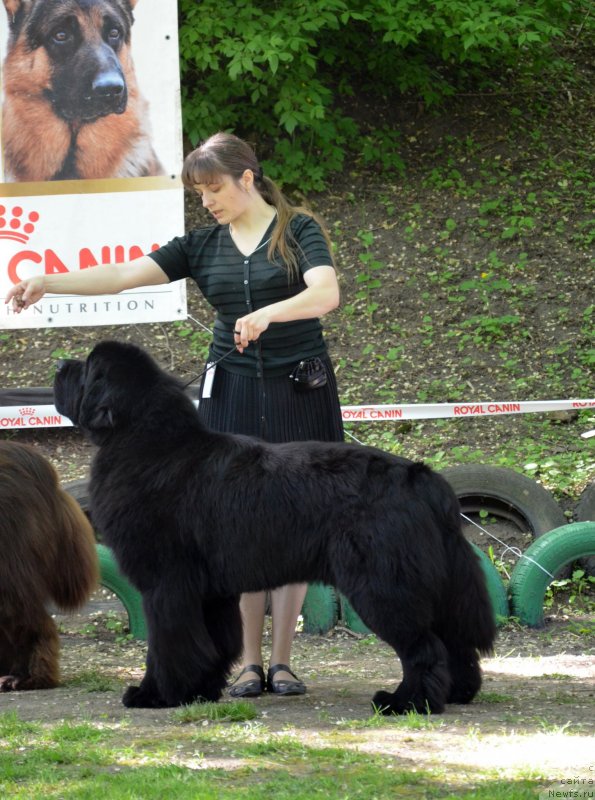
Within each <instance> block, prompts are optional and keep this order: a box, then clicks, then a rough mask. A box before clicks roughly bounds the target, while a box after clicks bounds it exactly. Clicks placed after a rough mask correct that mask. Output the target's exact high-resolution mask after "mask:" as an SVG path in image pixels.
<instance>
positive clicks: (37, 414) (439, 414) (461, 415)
mask: <svg viewBox="0 0 595 800" xmlns="http://www.w3.org/2000/svg"><path fill="white" fill-rule="evenodd" d="M196 402H197V401H195V403H196ZM588 408H595V400H524V401H523V400H520V401H510V402H481V403H473V402H469V403H428V404H419V405H414V404H411V405H410V404H404V405H382V406H379V405H370V406H342V407H341V412H342V415H343V422H386V421H391V420H415V419H449V418H451V419H469V418H470V417H482V416H498V415H501V414H528V413H535V412H541V413H544V412H545V413H547V412H551V411H583V410H585V409H588ZM71 425H72V423H71V421H70V420H69V419H68V418H67V417H64V416H62V414H59V413H58V411H57V410H56V408H55V406H53V405H47V404H46V405H34V404H31V405H28V406H21V407H19V406H4V407H2V406H0V431H1V430H5V431H6V430H23V429H26V428H62V427H68V426H71Z"/></svg>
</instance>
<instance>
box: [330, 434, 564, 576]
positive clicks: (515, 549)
mask: <svg viewBox="0 0 595 800" xmlns="http://www.w3.org/2000/svg"><path fill="white" fill-rule="evenodd" d="M345 433H346V434H347V435H348V436H351V438H352V439H353V440H354V441H356V442H357V443H358V444H361V445H363V446H365V445H364V443H363V442H360V440H359V439H358V438H357V437H356V436H354V435H353V434H352V433H350V432H349V431H345ZM460 513H461V517H462V518H463V519H464V520H465V521H466V522H469V523H470V524H471V525H475V527H476V528H478V529H479V530H480V531H481V532H482V533H485V535H486V536H489V537H490V538H491V539H494V540H495V541H496V542H498V544H499V545H502V547H503V548H504V550H503V551H502V553H501V558H503V557H504V555H505V553H507V552H508V551H509V550H510V552H511V553H512V554H513V555H515V556H516V557H517V558H526V559H527V561H530V562H531V563H532V564H535V566H536V567H539V569H540V570H541V571H542V572H545V574H546V575H547V576H548V577H550V578H551V579H552V580H553V579H554V577H555V576H554V575H552V573H551V572H549V571H548V570H547V569H546V568H545V567H543V566H542V565H541V564H540V563H539V562H538V561H535V559H534V558H531V556H527V555H525V554H524V553H523V552H521V550H519V548H518V547H511V546H510V545H508V544H506V542H503V541H502V540H501V539H498V537H497V536H495V535H494V534H493V533H490V531H487V530H486V529H485V528H482V526H481V525H478V524H477V522H475V521H474V520H472V519H470V518H469V517H468V516H466V515H465V514H463V512H462V511H461V512H460ZM507 574H508V573H507ZM508 577H509V578H510V575H508Z"/></svg>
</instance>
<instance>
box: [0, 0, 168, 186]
mask: <svg viewBox="0 0 595 800" xmlns="http://www.w3.org/2000/svg"><path fill="white" fill-rule="evenodd" d="M3 2H4V6H5V8H6V12H7V14H8V29H9V34H8V45H7V50H6V57H5V59H4V63H3V66H2V83H3V92H4V97H3V107H2V143H3V159H4V173H5V178H4V179H5V181H12V182H21V181H56V180H73V179H87V180H88V179H96V178H136V177H145V176H151V175H163V174H164V170H163V167H162V166H161V164H160V162H159V160H158V158H157V156H156V155H155V152H154V151H153V147H152V144H151V139H150V134H149V120H148V103H147V102H146V100H144V99H143V97H142V96H141V95H140V92H139V88H138V85H137V80H136V75H135V71H134V66H133V63H132V56H131V52H130V37H131V29H132V25H133V22H134V17H133V13H132V12H133V9H134V7H135V6H136V5H137V3H138V2H139V0H52V2H51V3H50V2H47V0H3Z"/></svg>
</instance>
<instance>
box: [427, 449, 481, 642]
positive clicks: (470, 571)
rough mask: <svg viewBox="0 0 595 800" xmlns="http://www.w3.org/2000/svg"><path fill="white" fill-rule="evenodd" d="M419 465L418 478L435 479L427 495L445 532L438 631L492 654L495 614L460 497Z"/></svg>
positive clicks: (450, 639)
mask: <svg viewBox="0 0 595 800" xmlns="http://www.w3.org/2000/svg"><path fill="white" fill-rule="evenodd" d="M415 467H417V468H418V479H421V480H422V481H424V480H426V481H428V480H431V481H432V482H434V486H433V488H432V490H430V487H428V491H427V495H426V497H427V501H428V503H429V504H430V506H431V507H432V509H433V512H434V518H435V519H436V521H437V523H438V525H439V527H440V530H441V532H442V541H443V547H444V551H445V554H446V564H447V569H448V574H447V576H446V597H444V598H442V601H441V602H440V603H439V605H438V607H437V608H436V626H435V630H436V633H437V634H438V635H439V636H440V638H441V639H443V640H444V641H449V642H452V643H458V644H460V645H461V646H463V647H472V648H475V649H476V650H478V651H479V652H480V653H483V654H488V653H490V652H491V651H492V648H493V645H494V640H495V638H496V621H495V613H494V609H493V607H492V602H491V599H490V595H489V592H488V588H487V583H486V578H485V575H484V572H483V570H482V567H481V563H480V560H479V557H478V556H477V554H476V553H475V551H474V550H473V548H472V547H471V545H470V544H469V542H468V541H467V540H466V539H465V536H464V534H463V529H462V520H461V509H460V505H459V501H458V498H457V496H456V494H455V493H454V491H453V490H452V487H451V486H450V484H449V483H448V482H447V481H446V479H445V478H443V477H442V475H439V474H437V473H433V472H431V471H430V470H429V469H427V468H423V467H422V465H419V466H418V465H414V467H413V468H414V469H415ZM426 470H427V471H426ZM421 472H425V475H423V476H422V475H421V474H420V473H421Z"/></svg>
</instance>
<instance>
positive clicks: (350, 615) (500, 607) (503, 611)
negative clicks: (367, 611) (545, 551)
mask: <svg viewBox="0 0 595 800" xmlns="http://www.w3.org/2000/svg"><path fill="white" fill-rule="evenodd" d="M471 547H472V548H473V550H474V552H475V554H476V555H477V557H478V558H479V563H480V565H481V569H482V571H483V574H484V578H485V581H486V588H487V590H488V594H489V596H490V601H491V603H492V611H493V614H494V621H495V622H496V625H502V623H503V622H505V621H506V620H507V619H508V617H509V616H510V611H509V606H508V595H507V593H506V587H505V586H504V583H503V582H502V578H501V577H500V574H499V572H498V570H497V569H496V567H495V566H494V565H493V564H492V562H491V561H490V559H489V558H488V556H487V555H486V554H485V553H484V552H483V550H481V549H480V548H479V547H477V545H474V544H473V543H471ZM339 602H340V607H341V619H342V620H343V622H344V623H345V626H346V627H347V628H349V630H352V631H355V632H356V633H372V631H371V630H370V629H369V628H368V626H367V625H365V624H364V623H363V622H362V620H361V618H360V617H359V615H358V614H357V613H356V612H355V611H354V610H353V608H352V606H351V604H350V602H349V600H347V598H345V597H343V595H340V598H339Z"/></svg>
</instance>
